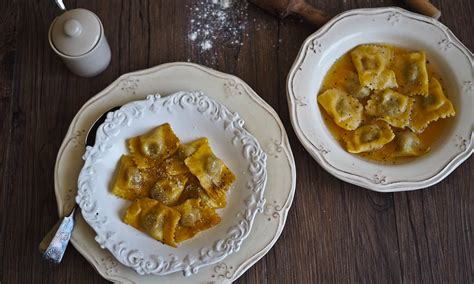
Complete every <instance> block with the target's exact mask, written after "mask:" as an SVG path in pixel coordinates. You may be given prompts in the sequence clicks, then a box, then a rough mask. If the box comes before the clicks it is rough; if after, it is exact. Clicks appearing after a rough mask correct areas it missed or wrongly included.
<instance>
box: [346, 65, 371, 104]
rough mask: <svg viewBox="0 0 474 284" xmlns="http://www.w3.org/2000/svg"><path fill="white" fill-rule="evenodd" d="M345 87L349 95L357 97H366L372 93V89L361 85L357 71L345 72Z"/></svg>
mask: <svg viewBox="0 0 474 284" xmlns="http://www.w3.org/2000/svg"><path fill="white" fill-rule="evenodd" d="M343 88H344V90H345V91H346V92H347V93H348V94H349V95H351V96H353V97H354V98H357V99H364V98H366V97H368V96H369V95H370V89H369V88H368V87H365V86H361V85H360V82H359V77H358V76H357V73H355V72H353V71H350V70H349V71H348V72H347V73H346V74H345V78H344V81H343Z"/></svg>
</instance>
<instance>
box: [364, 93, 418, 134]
mask: <svg viewBox="0 0 474 284" xmlns="http://www.w3.org/2000/svg"><path fill="white" fill-rule="evenodd" d="M413 101H414V100H413V99H412V98H409V97H408V96H404V95H402V94H400V93H398V92H395V91H392V90H384V91H383V92H381V93H376V94H373V95H372V96H371V97H370V99H369V100H368V101H367V105H366V106H365V109H366V111H367V114H369V115H373V116H376V117H378V118H380V119H382V120H385V121H386V122H388V124H390V125H392V126H394V127H398V128H404V127H406V126H407V125H408V124H409V122H410V114H411V110H412V106H413Z"/></svg>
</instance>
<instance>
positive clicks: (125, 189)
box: [112, 155, 160, 200]
mask: <svg viewBox="0 0 474 284" xmlns="http://www.w3.org/2000/svg"><path fill="white" fill-rule="evenodd" d="M159 178H160V174H159V170H151V169H139V168H138V167H137V165H136V164H135V162H134V161H133V158H132V157H131V156H128V155H122V157H121V158H120V160H119V165H118V169H117V172H116V174H115V181H114V183H113V186H112V193H113V194H115V195H116V196H118V197H121V198H124V199H128V200H135V199H137V198H142V197H147V196H148V195H149V194H150V189H151V188H152V186H153V184H154V183H155V182H156V180H157V179H159Z"/></svg>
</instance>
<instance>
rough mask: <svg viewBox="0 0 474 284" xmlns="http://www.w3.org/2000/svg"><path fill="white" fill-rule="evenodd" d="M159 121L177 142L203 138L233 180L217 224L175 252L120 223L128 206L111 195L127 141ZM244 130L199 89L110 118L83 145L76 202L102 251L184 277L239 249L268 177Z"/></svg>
mask: <svg viewBox="0 0 474 284" xmlns="http://www.w3.org/2000/svg"><path fill="white" fill-rule="evenodd" d="M163 123H169V124H170V125H171V127H172V128H173V131H174V132H175V133H176V135H177V136H178V137H179V138H180V140H181V141H183V143H186V142H191V141H193V140H196V139H199V138H201V137H207V138H208V139H209V143H210V145H211V148H212V149H213V151H214V152H215V153H216V155H217V156H218V157H220V158H221V159H222V160H223V161H224V162H225V163H226V165H227V166H228V167H229V168H230V169H231V171H232V172H234V174H235V175H236V180H235V183H234V184H233V186H232V188H231V189H230V190H229V192H228V193H227V206H226V207H225V208H223V209H220V210H218V213H219V215H220V216H221V218H222V220H221V222H220V223H219V224H218V225H216V226H214V227H212V228H210V229H208V230H206V231H204V232H201V233H199V234H198V235H197V236H195V237H193V238H192V239H190V240H187V241H185V242H183V243H181V244H179V246H178V247H177V248H173V247H170V246H168V245H165V244H162V243H160V242H157V241H156V240H155V239H153V238H152V237H150V236H148V235H146V234H144V233H142V232H139V231H137V230H136V229H134V228H132V227H131V226H129V225H127V224H125V223H123V221H122V218H123V214H124V212H125V210H126V208H128V206H130V204H131V202H130V201H127V200H124V199H121V198H117V197H116V196H114V195H113V194H112V193H111V191H110V187H111V184H112V183H113V179H114V175H115V171H116V168H117V165H118V161H119V160H120V157H121V156H122V155H124V154H128V150H127V146H126V144H127V143H126V140H127V139H128V138H131V137H135V136H138V135H141V134H144V133H146V132H148V131H149V130H150V129H152V128H154V127H156V126H158V125H161V124H163ZM243 126H244V121H243V120H242V119H241V118H240V116H239V114H238V113H236V112H234V113H232V112H230V111H229V110H228V109H227V108H226V107H225V106H223V105H222V104H220V103H218V102H216V101H215V100H213V99H211V98H209V97H207V96H205V95H204V94H203V93H202V92H199V91H194V92H178V93H174V94H171V95H169V96H166V97H161V96H160V95H158V94H155V95H149V96H148V97H147V99H146V100H141V101H133V102H130V103H128V104H126V105H124V106H122V107H121V108H120V110H117V111H115V112H111V113H108V114H107V119H106V120H105V122H104V123H103V124H102V125H100V126H99V128H98V129H97V135H96V140H95V144H94V146H93V147H90V146H87V148H86V153H85V154H84V160H85V163H84V167H83V168H82V170H81V172H80V174H79V179H78V192H77V197H76V202H77V203H78V205H79V206H80V207H81V209H82V216H83V217H84V219H85V220H86V222H87V223H88V224H89V225H90V226H91V227H92V228H93V229H94V230H95V231H96V232H97V236H96V238H95V239H96V241H97V242H98V243H99V244H100V246H101V247H102V248H107V249H108V250H109V251H110V252H111V253H112V254H113V255H114V256H115V258H116V259H117V260H118V261H120V262H121V263H122V264H124V265H126V266H129V267H131V268H133V269H134V270H135V271H137V273H139V274H154V275H166V274H170V273H173V272H178V271H183V273H184V274H185V276H189V275H191V274H193V273H197V272H198V270H199V268H201V267H203V266H205V265H209V264H213V263H216V262H218V261H221V260H223V259H224V258H225V257H226V256H228V255H229V254H231V253H233V252H235V251H238V250H239V249H240V246H241V244H242V241H244V239H245V238H246V237H247V236H248V234H249V232H250V230H251V229H252V225H253V221H254V218H255V214H257V212H262V211H263V206H264V203H265V200H264V199H263V192H264V190H265V183H266V180H267V170H266V160H267V156H266V154H265V153H264V152H263V150H262V149H261V147H260V145H259V144H258V141H257V140H256V139H255V137H253V136H252V135H251V134H249V133H248V132H247V130H245V129H244V127H243Z"/></svg>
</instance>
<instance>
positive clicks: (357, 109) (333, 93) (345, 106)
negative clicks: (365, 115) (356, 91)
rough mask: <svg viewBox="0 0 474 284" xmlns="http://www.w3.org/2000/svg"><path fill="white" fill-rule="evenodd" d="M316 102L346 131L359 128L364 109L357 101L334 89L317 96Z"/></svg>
mask: <svg viewBox="0 0 474 284" xmlns="http://www.w3.org/2000/svg"><path fill="white" fill-rule="evenodd" d="M318 102H319V104H320V105H321V106H322V107H323V108H324V109H325V110H326V112H327V113H328V114H329V116H331V117H332V119H333V120H334V122H335V123H336V124H337V125H338V126H340V127H342V128H344V129H347V130H354V129H356V128H357V127H359V125H360V123H361V121H362V111H363V110H364V108H363V107H362V104H361V103H360V102H359V100H358V99H356V98H354V97H352V96H349V95H348V94H347V93H346V92H344V91H343V90H340V89H336V88H334V89H329V90H327V91H325V92H324V93H322V94H321V95H319V96H318Z"/></svg>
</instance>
